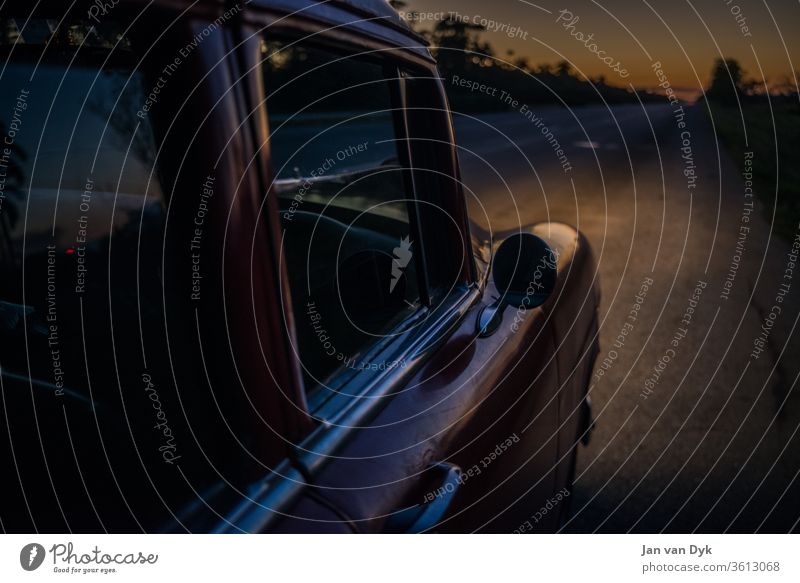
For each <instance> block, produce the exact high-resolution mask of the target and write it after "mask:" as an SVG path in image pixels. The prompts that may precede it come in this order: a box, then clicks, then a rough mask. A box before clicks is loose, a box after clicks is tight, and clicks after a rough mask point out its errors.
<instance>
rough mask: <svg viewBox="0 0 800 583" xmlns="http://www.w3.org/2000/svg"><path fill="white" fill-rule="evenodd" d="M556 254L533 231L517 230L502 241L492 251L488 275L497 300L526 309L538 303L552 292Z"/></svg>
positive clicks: (555, 277)
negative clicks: (531, 232)
mask: <svg viewBox="0 0 800 583" xmlns="http://www.w3.org/2000/svg"><path fill="white" fill-rule="evenodd" d="M557 265H558V256H557V254H556V253H555V251H553V250H552V249H551V248H550V246H549V245H548V244H547V243H545V242H544V240H542V239H540V238H539V237H537V236H536V235H531V234H530V233H517V234H515V235H511V236H510V237H508V238H507V239H506V240H505V241H503V242H502V243H501V245H500V247H499V248H498V249H497V252H496V253H495V255H494V263H493V266H492V279H493V280H494V284H495V286H497V290H498V291H499V292H500V294H501V297H500V300H499V303H501V304H504V305H512V306H514V307H516V308H519V309H522V310H526V309H528V308H535V307H536V306H541V305H542V304H543V303H544V302H546V301H547V298H548V297H550V294H551V293H553V289H555V286H556V279H557Z"/></svg>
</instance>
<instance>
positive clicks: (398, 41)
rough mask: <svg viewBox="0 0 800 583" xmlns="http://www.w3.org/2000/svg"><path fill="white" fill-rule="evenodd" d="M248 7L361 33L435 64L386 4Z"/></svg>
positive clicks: (374, 0)
mask: <svg viewBox="0 0 800 583" xmlns="http://www.w3.org/2000/svg"><path fill="white" fill-rule="evenodd" d="M248 7H254V8H262V9H267V10H271V11H275V12H280V13H283V14H294V15H297V16H301V17H305V18H309V19H313V20H317V21H322V22H326V23H329V24H331V25H334V26H343V27H345V28H348V29H353V30H357V31H358V32H359V33H361V34H366V35H368V36H371V37H374V38H376V39H380V40H381V41H383V42H385V43H389V44H391V45H394V46H396V47H403V48H405V49H408V50H410V51H412V52H414V53H417V55H419V56H422V57H424V58H426V60H429V61H430V60H432V58H431V55H430V52H429V51H428V44H429V43H428V41H427V40H426V39H425V38H424V37H423V36H422V35H420V34H419V33H417V32H416V31H414V30H413V29H412V28H411V27H410V26H409V25H408V23H407V22H406V21H405V20H403V19H402V18H401V17H400V15H399V14H398V13H397V12H396V11H395V10H394V9H393V8H392V7H391V6H390V5H389V3H388V2H387V1H386V0H251V2H250V3H249V4H248Z"/></svg>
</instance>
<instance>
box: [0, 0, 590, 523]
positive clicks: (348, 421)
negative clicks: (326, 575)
mask: <svg viewBox="0 0 800 583" xmlns="http://www.w3.org/2000/svg"><path fill="white" fill-rule="evenodd" d="M0 11H1V15H0V16H1V18H2V30H3V31H4V32H3V35H4V36H3V39H2V55H3V57H2V69H0V78H1V79H2V81H1V83H2V87H3V92H2V97H1V98H0V105H2V107H0V122H1V123H2V127H0V133H2V137H1V138H0V139H2V140H3V144H2V150H0V153H2V158H1V159H0V169H2V190H0V372H1V373H2V376H0V396H1V397H2V400H1V401H0V402H2V410H3V414H2V416H0V419H2V421H1V423H2V425H3V427H2V429H1V430H0V463H2V467H3V469H4V484H3V496H2V499H1V500H0V521H1V522H0V526H1V527H2V529H3V530H5V531H8V532H34V531H38V532H66V531H70V532H106V531H108V532H141V531H146V532H358V533H377V532H433V531H435V532H513V531H521V532H522V531H554V530H556V529H557V528H558V526H559V524H561V523H563V520H564V517H565V516H566V515H567V512H568V508H569V504H568V502H569V493H570V491H571V484H572V480H573V475H574V468H575V458H576V451H577V448H578V446H579V444H580V442H581V441H582V440H584V441H585V440H586V439H587V438H588V435H589V433H590V430H591V423H592V421H591V412H590V407H589V404H588V398H587V386H588V381H589V379H590V376H591V372H592V367H593V364H594V359H595V356H596V354H597V330H598V324H597V304H598V290H597V285H596V277H597V276H596V270H595V265H594V262H593V259H592V256H591V251H590V248H589V245H588V244H587V241H586V240H585V239H584V238H583V237H582V236H581V235H580V234H579V233H578V232H577V231H576V230H574V229H573V228H571V227H569V226H567V225H563V224H557V223H540V224H535V225H520V226H519V227H518V228H517V229H513V230H511V231H507V232H489V230H488V229H486V228H481V227H479V226H478V225H477V223H475V222H474V221H473V220H471V215H470V211H469V210H468V205H467V203H466V202H465V201H466V199H465V196H466V195H465V192H466V188H465V186H464V185H463V184H462V183H461V181H460V178H459V165H458V159H459V150H458V147H457V145H456V143H455V141H454V133H453V125H452V120H451V113H450V111H449V109H448V104H447V99H446V95H445V91H444V87H443V84H442V82H441V79H439V78H438V75H437V69H436V63H435V61H434V59H433V58H432V57H431V54H430V52H429V50H428V48H427V44H426V42H425V40H424V39H423V38H422V37H420V36H419V35H418V34H416V33H415V32H413V31H412V30H411V29H410V28H409V27H408V26H406V24H405V23H404V22H403V20H402V19H401V18H400V17H399V16H398V14H397V13H396V12H395V11H394V10H393V9H392V8H391V7H390V6H389V5H388V4H387V3H386V2H384V1H382V0H347V1H344V0H329V1H324V2H314V1H311V0H308V1H306V0H252V1H250V2H243V3H241V4H239V3H236V2H216V1H210V0H201V1H199V2H193V3H183V2H178V1H175V0H155V1H149V0H147V1H145V0H142V1H133V0H131V1H129V0H121V1H120V0H107V1H101V0H97V1H95V2H80V1H79V2H75V3H72V4H69V3H62V2H50V1H47V0H45V1H43V2H38V3H31V2H16V1H11V2H6V3H5V4H4V5H3V7H2V8H1V9H0ZM474 194H475V195H476V196H478V197H480V193H474ZM522 203H523V204H524V201H522ZM489 211H491V209H489ZM472 218H473V219H474V217H472ZM484 227H485V226H484ZM542 509H544V511H542Z"/></svg>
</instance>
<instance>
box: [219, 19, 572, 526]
mask: <svg viewBox="0 0 800 583" xmlns="http://www.w3.org/2000/svg"><path fill="white" fill-rule="evenodd" d="M278 30H280V29H271V31H270V32H271V34H266V33H264V32H263V31H261V30H259V29H255V33H257V34H255V33H254V31H247V30H246V31H245V35H244V36H246V37H247V38H249V39H251V41H252V38H254V37H256V36H258V37H260V38H259V40H258V42H257V43H254V42H249V46H245V48H244V49H243V53H244V54H243V61H244V62H245V69H246V70H248V71H251V72H255V73H252V74H251V77H252V82H251V83H249V84H248V86H249V87H250V89H249V90H250V91H253V89H252V87H254V86H255V87H263V89H261V91H260V94H259V92H258V91H256V94H255V96H254V98H253V112H255V115H254V116H253V117H254V118H255V119H259V116H263V117H262V118H261V122H260V123H258V124H255V126H256V127H255V128H254V129H255V131H256V132H257V135H260V136H261V148H260V149H259V152H258V154H259V155H260V156H262V157H263V159H264V161H265V173H264V175H265V190H268V192H269V195H268V197H267V198H269V196H272V197H274V198H273V202H272V204H273V210H272V211H270V210H269V209H267V212H266V213H265V216H264V219H265V229H271V230H272V231H273V232H275V233H277V237H276V238H277V239H278V240H279V241H280V246H281V257H282V260H283V262H284V264H283V265H282V266H281V272H282V273H283V274H284V275H283V277H284V281H282V284H281V290H282V296H281V298H282V299H281V302H282V309H283V311H284V323H285V326H286V329H287V331H288V332H289V342H290V343H291V345H292V347H291V349H292V351H293V352H294V354H295V358H296V359H297V363H298V369H300V370H301V371H302V372H301V373H300V374H299V375H298V379H297V381H298V382H299V383H302V384H303V386H304V389H305V392H306V396H307V406H308V413H309V415H310V416H311V417H312V418H313V419H314V422H315V424H316V426H315V428H314V429H313V430H312V431H311V432H310V433H309V434H308V435H307V436H306V437H305V438H304V439H303V440H301V441H300V442H299V443H297V444H296V447H295V451H294V454H293V455H292V456H290V459H288V460H287V462H286V467H287V468H291V471H292V472H294V474H293V477H292V479H291V480H288V481H287V480H283V481H280V482H279V483H278V484H279V485H278V486H277V487H275V486H271V487H265V488H264V489H263V490H262V491H261V492H260V494H259V495H258V496H255V497H254V501H255V503H251V502H245V503H243V504H242V505H241V507H240V508H238V509H237V511H236V512H235V513H234V514H233V515H232V516H231V517H229V519H228V520H229V523H230V524H232V525H234V527H235V528H238V529H243V530H263V529H270V530H276V531H317V530H337V531H339V530H347V531H356V532H398V531H399V532H415V531H424V530H432V529H436V530H465V529H467V530H479V529H480V530H496V531H511V530H513V529H514V528H515V527H516V526H517V525H518V524H519V522H521V520H522V519H524V518H525V517H527V516H528V515H532V513H533V512H535V510H536V509H537V508H539V505H543V504H545V503H546V502H547V500H548V499H549V497H550V496H551V495H552V493H553V491H554V487H555V479H556V478H555V476H556V473H555V468H556V465H557V461H558V459H557V457H558V456H557V453H558V437H557V435H558V425H559V423H558V421H559V403H558V398H557V388H558V382H559V379H558V370H557V363H556V360H555V358H554V347H555V344H554V338H553V332H552V326H550V325H549V315H548V313H547V312H546V311H544V310H541V309H537V310H530V311H528V312H527V313H526V314H525V316H524V318H522V320H521V322H519V323H515V322H514V321H512V320H511V319H506V321H504V322H503V325H502V326H501V327H500V329H499V330H498V332H497V333H495V334H493V335H491V336H489V337H486V338H479V337H478V333H477V325H476V324H477V317H478V313H479V312H480V309H481V308H482V307H483V305H485V304H486V303H488V302H491V301H492V298H493V297H494V296H496V295H498V294H497V290H495V289H493V287H492V285H491V284H490V283H488V280H487V279H486V278H485V277H484V276H485V271H486V270H485V268H484V269H483V270H481V269H479V268H477V267H476V265H475V261H474V257H473V252H474V249H475V248H478V249H479V250H481V252H482V253H483V254H484V256H483V258H482V259H483V260H486V258H487V254H490V253H491V242H490V241H485V242H478V243H476V245H473V243H475V242H474V241H473V238H472V236H471V234H470V230H469V223H468V218H467V216H466V211H465V207H464V203H463V195H462V188H461V185H460V183H459V178H458V168H457V158H456V156H457V154H456V151H455V149H454V147H453V136H452V127H451V123H450V119H449V114H448V113H447V107H446V101H445V99H444V93H443V89H442V87H441V84H440V83H439V82H438V80H436V72H435V69H434V68H433V67H432V65H431V64H430V62H425V61H423V60H421V59H417V60H414V59H409V58H408V55H407V54H406V53H405V52H403V51H392V50H387V49H386V48H385V47H381V46H380V44H379V43H375V44H374V46H367V47H365V46H364V45H365V43H364V39H361V38H359V39H358V42H356V41H355V40H351V42H350V43H348V42H346V41H347V39H346V38H343V37H342V34H341V31H337V37H336V39H335V40H331V39H326V37H325V35H324V34H313V35H312V36H313V39H303V38H302V37H300V36H297V35H295V36H293V35H292V31H291V30H288V31H286V32H285V33H284V34H283V35H278V34H276V31H278ZM345 36H346V35H345ZM247 44H248V43H245V45H247ZM367 44H368V43H367ZM262 83H263V85H261V84H262ZM264 118H266V119H264ZM263 122H266V123H263ZM259 132H260V133H259ZM257 141H258V140H257ZM276 201H277V204H276ZM275 206H277V209H275V208H274V207H275ZM459 468H460V470H459ZM295 474H296V475H295ZM298 476H299V477H298ZM289 482H291V483H289ZM526 513H528V514H526ZM221 530H226V528H222V529H221Z"/></svg>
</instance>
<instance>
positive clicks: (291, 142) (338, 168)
mask: <svg viewBox="0 0 800 583" xmlns="http://www.w3.org/2000/svg"><path fill="white" fill-rule="evenodd" d="M262 51H263V57H264V59H263V66H264V79H265V85H266V86H265V90H266V106H267V112H268V119H269V132H270V133H269V149H270V157H271V163H272V170H273V174H274V182H273V184H272V192H274V193H275V194H276V195H277V197H278V200H279V207H280V222H281V226H282V246H283V256H284V258H285V261H286V270H287V272H288V277H289V287H290V289H291V296H292V298H291V299H292V304H293V311H294V314H293V316H294V327H295V330H296V338H297V346H296V347H295V350H296V351H297V355H298V358H299V359H300V362H301V364H302V368H303V371H304V375H305V377H306V384H307V385H309V386H313V385H319V384H321V383H323V382H324V380H325V379H326V378H327V377H329V376H330V375H331V374H332V373H334V372H335V371H337V370H339V369H342V368H348V369H351V370H363V369H385V368H387V367H394V366H402V365H403V363H397V362H374V361H367V360H365V359H364V358H363V354H364V353H365V352H366V350H367V349H368V348H370V347H371V346H374V345H375V343H378V342H382V341H384V340H385V339H386V338H390V337H391V336H392V334H394V333H396V331H397V327H398V325H400V324H401V323H402V322H403V321H404V320H405V319H406V318H408V316H409V315H410V314H411V313H413V312H414V311H415V310H416V309H417V308H418V307H419V305H420V287H421V286H420V283H419V281H418V270H417V262H416V256H417V253H418V249H417V247H418V246H419V245H420V242H419V241H418V240H417V239H418V238H417V237H416V236H415V235H414V222H413V220H412V219H413V211H412V210H411V209H413V206H412V205H411V204H410V203H411V202H412V201H411V199H412V197H411V195H410V194H409V193H410V189H409V184H408V183H409V180H408V175H407V166H408V165H407V162H406V159H407V153H406V150H405V148H406V144H405V142H404V141H403V136H402V132H401V131H400V129H399V128H401V127H402V124H401V123H400V122H399V115H398V113H397V105H396V103H397V98H396V96H397V94H398V90H397V87H398V83H399V81H398V79H397V72H396V70H395V69H392V68H390V67H386V66H384V65H382V64H381V63H380V62H378V61H371V60H368V59H365V58H358V57H353V56H347V55H342V54H339V53H335V52H331V51H327V50H324V49H320V48H315V47H311V46H306V45H303V44H297V43H287V42H276V41H270V42H265V43H264V44H263V47H262Z"/></svg>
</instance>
